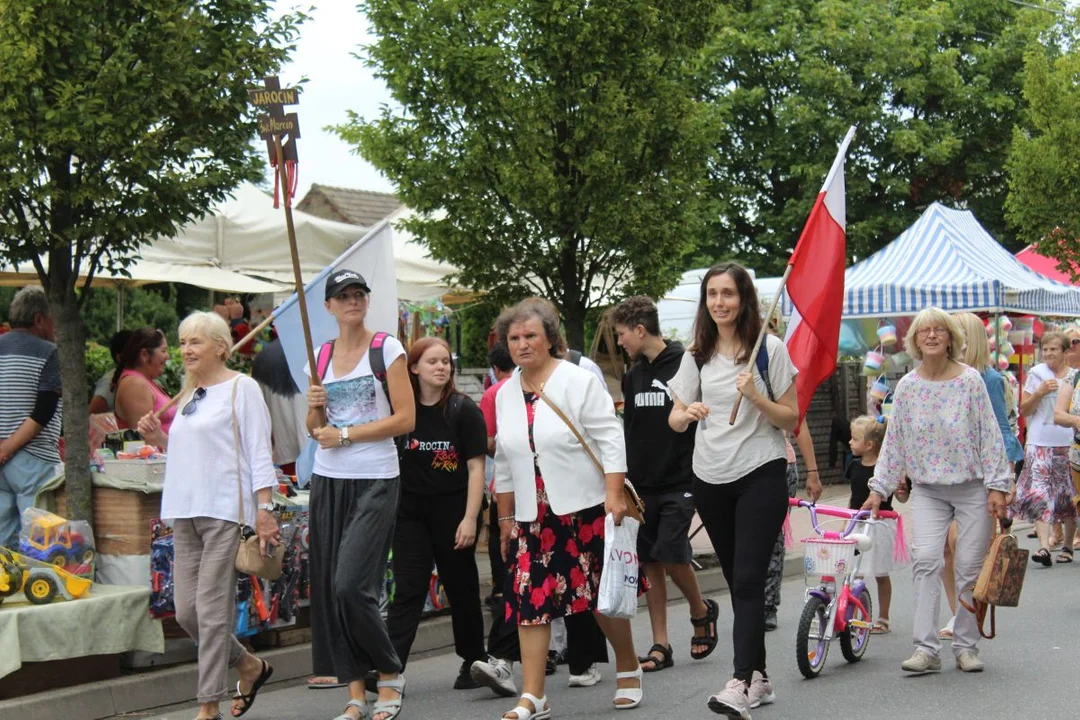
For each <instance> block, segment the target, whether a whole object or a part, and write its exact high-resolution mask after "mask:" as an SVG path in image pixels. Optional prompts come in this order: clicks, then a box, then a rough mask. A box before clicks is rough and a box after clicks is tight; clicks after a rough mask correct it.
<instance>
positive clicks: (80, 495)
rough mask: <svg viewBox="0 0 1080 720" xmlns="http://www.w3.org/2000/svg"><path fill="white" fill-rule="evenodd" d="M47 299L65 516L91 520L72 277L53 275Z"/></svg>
mask: <svg viewBox="0 0 1080 720" xmlns="http://www.w3.org/2000/svg"><path fill="white" fill-rule="evenodd" d="M50 286H51V287H50V288H49V303H50V305H51V306H52V312H53V317H54V318H55V320H56V341H57V342H56V344H57V348H58V349H59V357H60V381H61V383H62V384H63V388H64V398H63V412H64V415H63V418H64V481H65V489H66V491H67V506H68V511H67V514H68V518H69V519H71V520H86V521H88V522H89V521H92V520H93V514H92V512H91V511H92V507H91V502H92V501H91V497H90V412H89V410H90V408H89V405H88V403H87V393H88V388H87V384H86V324H85V323H84V322H83V317H82V315H81V314H80V313H79V306H78V303H77V302H76V299H75V292H74V290H73V289H72V287H71V281H69V280H68V278H63V277H60V276H58V275H53V276H52V278H51V283H50Z"/></svg>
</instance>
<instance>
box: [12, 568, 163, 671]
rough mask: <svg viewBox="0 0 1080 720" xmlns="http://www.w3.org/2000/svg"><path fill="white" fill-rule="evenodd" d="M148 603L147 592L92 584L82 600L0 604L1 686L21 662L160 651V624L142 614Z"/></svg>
mask: <svg viewBox="0 0 1080 720" xmlns="http://www.w3.org/2000/svg"><path fill="white" fill-rule="evenodd" d="M149 598H150V590H149V588H146V587H126V586H122V585H94V586H93V587H92V588H91V590H90V595H89V596H88V597H86V598H84V599H82V600H72V601H69V602H55V603H52V604H51V605H31V604H29V603H26V602H16V601H15V600H16V598H10V599H8V600H7V601H6V602H4V604H3V605H0V648H3V652H0V682H3V680H2V678H3V677H4V676H6V675H10V674H11V673H13V672H15V671H16V670H18V669H19V668H20V667H22V665H23V663H30V662H48V661H51V660H64V659H68V658H78V657H88V656H92V655H111V654H114V653H123V652H127V651H129V650H145V651H147V652H154V653H161V652H164V650H165V641H164V638H163V636H162V632H161V622H160V621H159V620H154V619H152V618H151V617H150V615H149V614H148V613H147V612H146V608H147V606H148V604H149Z"/></svg>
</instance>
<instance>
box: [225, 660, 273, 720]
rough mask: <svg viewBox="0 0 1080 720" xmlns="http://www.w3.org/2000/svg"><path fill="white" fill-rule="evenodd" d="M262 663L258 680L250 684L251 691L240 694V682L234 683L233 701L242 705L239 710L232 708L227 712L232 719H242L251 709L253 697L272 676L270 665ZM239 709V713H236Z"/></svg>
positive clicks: (263, 661) (253, 702) (253, 701)
mask: <svg viewBox="0 0 1080 720" xmlns="http://www.w3.org/2000/svg"><path fill="white" fill-rule="evenodd" d="M259 662H261V663H262V672H261V673H259V678H258V679H257V680H256V681H255V682H254V684H252V686H251V690H249V691H248V694H247V695H245V694H244V693H242V692H240V681H239V680H237V681H236V695H234V696H233V701H234V702H235V701H236V700H239V701H240V702H242V703H243V705H241V706H240V707H239V708H233V709H232V710H230V711H229V714H230V715H232V716H233V717H234V718H238V717H243V716H244V714H245V713H246V712H247V711H248V710H250V709H251V706H252V705H254V704H255V696H256V695H258V694H259V691H260V690H262V686H263V685H265V684H266V681H267V680H269V679H270V676H271V675H273V674H274V668H272V667H270V664H269V663H267V662H266V661H265V660H260V661H259ZM237 709H239V710H240V712H236V710H237Z"/></svg>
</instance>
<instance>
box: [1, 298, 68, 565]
mask: <svg viewBox="0 0 1080 720" xmlns="http://www.w3.org/2000/svg"><path fill="white" fill-rule="evenodd" d="M8 318H9V319H10V321H11V331H10V332H7V333H4V334H3V335H0V545H2V546H4V547H9V548H11V547H18V539H19V526H20V524H21V520H20V519H21V517H22V513H23V511H24V510H26V508H28V507H31V506H33V504H34V498H35V497H37V493H38V490H39V489H40V488H41V486H42V485H44V484H45V483H46V482H48V481H49V480H51V479H52V478H53V477H55V476H56V474H57V467H56V466H57V465H58V464H59V463H60V452H59V449H58V441H59V440H60V417H61V412H60V411H61V408H60V395H61V392H62V389H61V385H60V360H59V358H58V356H57V351H56V345H55V344H54V343H55V341H56V323H55V321H54V319H53V314H52V309H51V308H50V307H49V301H48V299H47V298H46V297H45V291H44V290H42V289H41V288H40V287H37V286H30V287H25V288H23V289H22V290H19V291H18V292H17V293H15V297H13V298H12V299H11V306H10V309H9V312H8Z"/></svg>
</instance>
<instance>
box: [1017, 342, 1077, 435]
mask: <svg viewBox="0 0 1080 720" xmlns="http://www.w3.org/2000/svg"><path fill="white" fill-rule="evenodd" d="M1053 379H1054V371H1053V370H1051V369H1050V366H1048V365H1047V364H1046V363H1039V364H1038V365H1036V366H1035V367H1033V368H1031V370H1029V371H1028V376H1027V379H1026V380H1024V392H1025V393H1027V394H1028V395H1034V394H1035V392H1036V391H1037V390H1038V389H1039V386H1040V385H1042V384H1043V382H1044V381H1046V380H1053ZM1062 382H1064V379H1062ZM1056 402H1057V391H1056V390H1055V391H1054V392H1052V393H1050V394H1049V395H1047V396H1046V397H1044V398H1043V399H1042V400H1040V401H1039V404H1038V405H1036V406H1035V412H1034V413H1032V415H1031V417H1030V418H1028V420H1027V443H1028V445H1035V446H1038V447H1069V446H1070V445H1072V439H1073V431H1072V428H1067V427H1060V426H1058V425H1055V424H1054V404H1055V403H1056Z"/></svg>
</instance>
